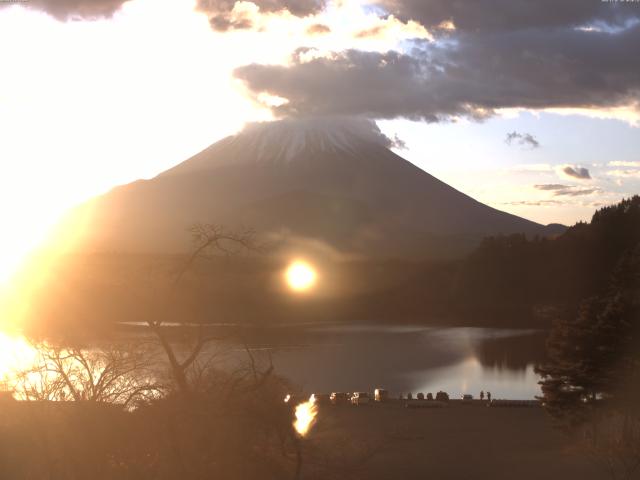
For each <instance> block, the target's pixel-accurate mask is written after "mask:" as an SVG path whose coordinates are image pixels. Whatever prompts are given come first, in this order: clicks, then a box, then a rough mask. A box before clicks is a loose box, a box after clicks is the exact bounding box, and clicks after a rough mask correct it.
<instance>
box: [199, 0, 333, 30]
mask: <svg viewBox="0 0 640 480" xmlns="http://www.w3.org/2000/svg"><path fill="white" fill-rule="evenodd" d="M252 3H255V4H256V5H257V6H258V7H259V8H260V11H261V12H266V13H273V12H279V11H282V10H287V11H289V12H290V13H291V14H292V15H296V16H298V17H305V16H307V15H311V14H313V13H318V12H319V11H320V10H322V9H323V8H324V6H325V4H326V0H252ZM235 4H236V0H198V3H197V8H198V10H200V11H202V12H205V13H207V14H208V15H209V23H210V24H211V27H212V28H213V29H215V30H222V31H224V30H230V29H246V28H251V27H252V24H251V21H250V20H249V19H246V18H240V19H238V18H233V17H232V16H231V11H232V10H233V7H234V5H235Z"/></svg>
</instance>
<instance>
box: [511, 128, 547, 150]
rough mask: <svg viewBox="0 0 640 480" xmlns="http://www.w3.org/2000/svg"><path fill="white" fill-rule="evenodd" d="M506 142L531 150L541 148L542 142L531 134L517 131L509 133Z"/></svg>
mask: <svg viewBox="0 0 640 480" xmlns="http://www.w3.org/2000/svg"><path fill="white" fill-rule="evenodd" d="M504 141H505V143H506V144H507V145H513V144H517V145H520V146H522V147H529V148H538V147H539V146H540V142H538V140H536V138H535V137H534V136H533V135H531V134H530V133H519V132H516V131H513V132H511V133H507V138H505V140H504Z"/></svg>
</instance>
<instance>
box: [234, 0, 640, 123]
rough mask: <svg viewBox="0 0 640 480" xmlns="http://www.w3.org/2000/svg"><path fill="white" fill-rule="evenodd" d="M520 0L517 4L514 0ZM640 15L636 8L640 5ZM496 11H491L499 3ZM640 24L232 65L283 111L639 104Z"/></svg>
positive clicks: (437, 116) (388, 112)
mask: <svg viewBox="0 0 640 480" xmlns="http://www.w3.org/2000/svg"><path fill="white" fill-rule="evenodd" d="M518 3H519V2H518ZM637 10H638V12H640V9H637ZM493 13H494V14H495V10H493ZM635 44H640V24H636V25H634V26H632V27H629V28H627V29H625V30H624V31H622V32H618V33H615V34H614V33H607V32H594V31H584V30H576V29H545V30H535V29H525V30H516V31H512V30H507V31H502V30H500V31H497V32H490V33H478V32H463V33H459V34H458V33H456V34H455V41H453V42H438V41H435V42H428V41H421V42H415V43H414V45H415V48H413V49H412V50H411V51H409V52H407V53H399V52H395V51H389V52H386V53H377V52H363V51H358V50H346V51H342V52H335V53H333V54H330V55H327V56H325V57H323V58H316V59H314V60H312V61H300V60H299V59H295V58H294V59H292V61H291V62H290V64H289V65H287V66H283V65H261V64H250V65H246V66H243V67H240V68H238V69H236V71H235V75H236V77H237V78H239V79H241V80H243V81H244V82H245V84H246V86H247V88H248V89H249V90H250V91H251V92H252V93H253V94H254V96H255V95H257V94H258V93H261V92H264V93H269V94H272V95H276V96H278V97H282V98H287V99H288V100H289V102H288V103H287V104H286V105H281V106H279V107H276V108H273V109H272V110H273V112H274V113H275V114H276V115H279V116H292V115H310V114H349V115H366V116H370V117H373V118H397V117H404V118H408V119H412V120H423V121H427V122H436V121H442V120H451V119H455V118H456V117H460V116H466V117H470V118H473V119H483V118H487V117H489V116H491V115H493V114H494V113H495V111H496V110H497V109H500V108H516V107H519V108H529V109H546V108H583V109H603V108H614V107H618V106H621V105H632V104H633V105H636V109H637V108H638V107H637V106H638V105H640V103H639V102H640V93H639V92H640V62H637V61H636V58H635V52H634V51H633V49H630V48H628V46H629V45H635Z"/></svg>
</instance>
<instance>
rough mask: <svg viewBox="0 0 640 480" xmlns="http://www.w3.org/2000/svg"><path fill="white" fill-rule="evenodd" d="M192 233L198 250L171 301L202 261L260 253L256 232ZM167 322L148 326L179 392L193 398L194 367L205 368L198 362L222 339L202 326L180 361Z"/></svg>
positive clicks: (201, 228)
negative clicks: (167, 329)
mask: <svg viewBox="0 0 640 480" xmlns="http://www.w3.org/2000/svg"><path fill="white" fill-rule="evenodd" d="M190 231H191V234H192V237H193V241H194V249H193V252H192V253H191V255H189V257H188V258H187V260H186V261H185V262H184V264H183V265H181V266H180V268H179V269H178V271H177V272H176V274H175V277H174V279H173V282H172V285H171V289H170V291H169V294H168V296H169V298H168V300H169V302H170V301H171V300H172V299H174V298H175V295H176V290H177V287H178V285H179V284H180V282H181V281H182V279H183V277H184V275H185V274H186V273H187V272H188V271H189V270H190V269H191V268H192V267H193V265H194V264H195V263H196V261H197V260H198V259H200V258H203V257H207V256H208V255H212V254H222V255H238V254H240V253H242V252H243V251H251V250H252V251H257V250H259V249H258V247H257V246H256V243H255V241H254V232H253V231H252V230H242V231H238V232H232V231H228V230H226V229H225V228H224V227H222V226H220V225H216V224H207V223H204V224H203V223H197V224H195V225H194V226H193V227H191V229H190ZM163 323H164V320H163V318H161V317H158V318H152V319H147V325H148V326H149V328H150V329H151V331H152V332H153V333H154V335H155V336H156V338H157V339H158V341H159V343H160V346H161V347H162V350H163V351H164V353H165V355H166V357H167V360H168V362H169V368H170V372H171V376H172V377H173V380H174V382H175V384H176V387H177V389H178V391H179V392H180V393H181V394H183V395H189V394H190V393H191V390H192V388H191V385H190V382H189V371H190V370H191V369H194V368H196V370H198V367H202V364H199V362H198V358H199V356H200V354H201V353H202V351H203V349H204V348H205V347H206V346H207V345H208V344H209V343H210V342H212V341H215V340H220V338H219V337H216V336H213V335H208V334H207V333H206V330H207V329H206V327H205V326H204V325H200V326H199V327H198V329H197V332H196V335H195V338H193V339H192V341H191V342H190V343H191V345H190V346H189V348H188V351H187V353H186V354H185V355H184V356H182V358H180V356H179V355H178V353H177V349H176V348H175V347H174V345H173V344H172V342H171V340H170V337H169V335H167V333H166V329H164V328H163Z"/></svg>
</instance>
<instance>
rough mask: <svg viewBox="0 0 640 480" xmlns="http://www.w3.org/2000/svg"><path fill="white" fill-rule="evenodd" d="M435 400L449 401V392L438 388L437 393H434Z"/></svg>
mask: <svg viewBox="0 0 640 480" xmlns="http://www.w3.org/2000/svg"><path fill="white" fill-rule="evenodd" d="M436 401H438V402H448V401H449V394H448V393H447V392H443V391H442V390H440V391H439V392H438V393H436Z"/></svg>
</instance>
